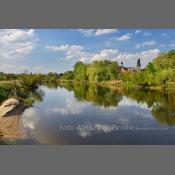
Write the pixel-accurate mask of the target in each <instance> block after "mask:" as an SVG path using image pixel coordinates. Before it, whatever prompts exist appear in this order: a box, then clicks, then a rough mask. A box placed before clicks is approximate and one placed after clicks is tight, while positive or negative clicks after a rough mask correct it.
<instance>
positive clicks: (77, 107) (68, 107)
mask: <svg viewBox="0 0 175 175" xmlns="http://www.w3.org/2000/svg"><path fill="white" fill-rule="evenodd" d="M86 106H87V103H85V102H83V103H81V102H77V101H71V100H70V99H66V100H65V104H64V106H61V107H60V106H55V107H52V108H47V109H46V112H47V113H48V114H50V113H60V114H62V115H75V114H80V113H82V111H83V110H84V109H85V108H86Z"/></svg>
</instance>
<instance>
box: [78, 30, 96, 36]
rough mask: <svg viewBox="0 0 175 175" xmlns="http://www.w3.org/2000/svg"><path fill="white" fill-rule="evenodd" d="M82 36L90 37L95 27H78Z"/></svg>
mask: <svg viewBox="0 0 175 175" xmlns="http://www.w3.org/2000/svg"><path fill="white" fill-rule="evenodd" d="M78 31H79V32H81V33H82V34H83V35H84V36H87V37H91V36H93V34H94V31H95V29H78Z"/></svg>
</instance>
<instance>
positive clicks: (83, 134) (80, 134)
mask: <svg viewBox="0 0 175 175" xmlns="http://www.w3.org/2000/svg"><path fill="white" fill-rule="evenodd" d="M79 136H80V137H83V138H87V137H88V136H91V133H90V131H83V130H80V131H79Z"/></svg>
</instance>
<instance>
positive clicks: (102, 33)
mask: <svg viewBox="0 0 175 175" xmlns="http://www.w3.org/2000/svg"><path fill="white" fill-rule="evenodd" d="M116 31H117V29H97V30H96V32H95V36H99V35H105V34H109V33H114V32H116Z"/></svg>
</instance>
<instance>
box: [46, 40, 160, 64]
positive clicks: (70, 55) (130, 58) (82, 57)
mask: <svg viewBox="0 0 175 175" xmlns="http://www.w3.org/2000/svg"><path fill="white" fill-rule="evenodd" d="M145 45H154V42H153V41H149V42H145V43H144V44H142V45H141V47H143V46H145ZM46 48H47V49H49V50H52V51H57V52H63V53H64V54H65V59H66V60H69V59H75V60H76V61H82V62H85V63H89V62H92V61H96V60H105V59H107V60H112V61H118V62H119V63H120V62H121V61H123V62H124V63H125V65H127V66H135V65H136V61H137V59H138V58H140V59H141V61H142V67H145V66H146V65H147V64H148V63H149V62H150V61H152V60H153V59H154V58H156V57H157V56H158V54H159V53H160V50H159V49H152V50H146V51H142V52H137V53H127V52H126V53H125V52H121V51H119V50H117V49H103V50H100V51H99V52H95V53H92V52H87V51H85V49H84V48H83V47H82V46H80V45H59V46H54V45H52V46H46Z"/></svg>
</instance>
